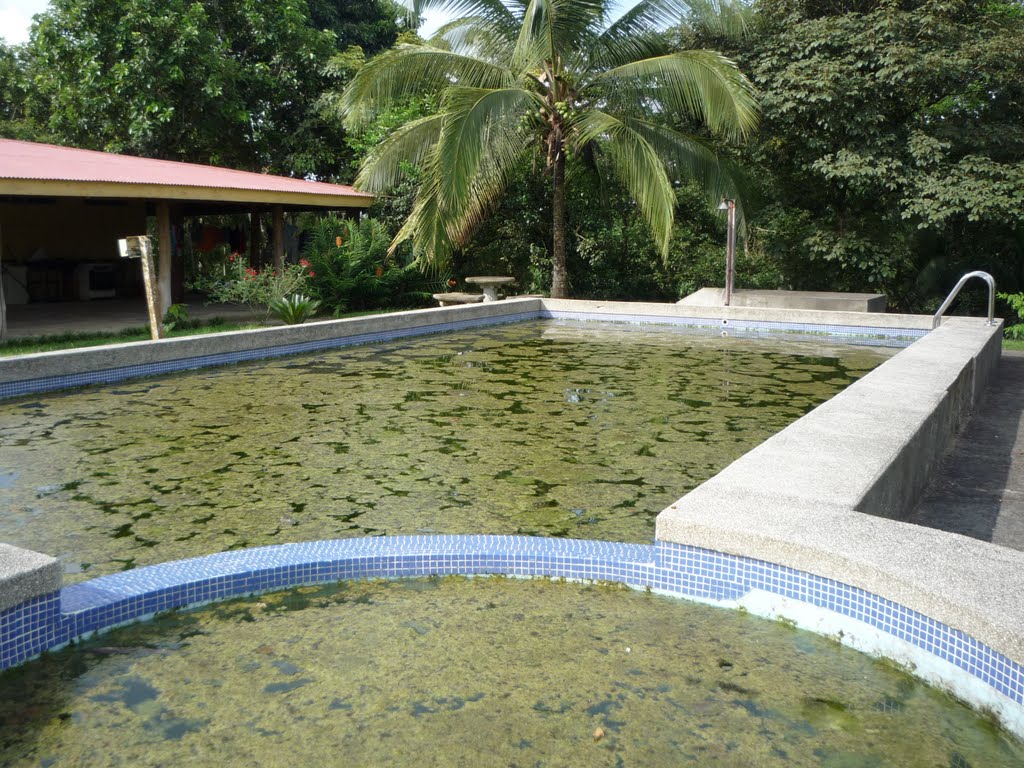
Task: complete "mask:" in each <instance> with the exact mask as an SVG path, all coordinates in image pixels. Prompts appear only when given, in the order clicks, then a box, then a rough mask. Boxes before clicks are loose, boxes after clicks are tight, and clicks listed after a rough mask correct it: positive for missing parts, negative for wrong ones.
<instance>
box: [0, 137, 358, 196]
mask: <svg viewBox="0 0 1024 768" xmlns="http://www.w3.org/2000/svg"><path fill="white" fill-rule="evenodd" d="M0 179H26V180H33V181H67V182H100V183H114V184H147V185H162V186H180V187H205V188H210V189H237V190H250V191H256V192H285V193H291V194H307V195H332V196H335V195H346V196H357V197H366V198H367V204H368V203H369V202H370V200H372V199H373V195H370V194H367V193H365V192H358V191H356V190H355V189H353V188H352V187H350V186H347V185H343V184H325V183H323V182H318V181H306V180H305V179H291V178H288V177H286V176H271V175H269V174H265V173H250V172H248V171H235V170H231V169H229V168H217V167H214V166H212V165H195V164H193V163H179V162H175V161H173V160H152V159H149V158H145V157H131V156H129V155H115V154H112V153H109V152H94V151H92V150H88V149H75V148H72V147H58V146H54V145H52V144H36V143H34V142H29V141H16V140H14V139H0Z"/></svg>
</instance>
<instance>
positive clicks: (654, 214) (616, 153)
mask: <svg viewBox="0 0 1024 768" xmlns="http://www.w3.org/2000/svg"><path fill="white" fill-rule="evenodd" d="M572 133H573V139H574V144H575V145H576V146H581V147H582V146H584V145H586V144H588V143H590V142H593V141H597V142H600V145H601V148H602V151H603V152H604V154H605V156H606V157H607V158H608V160H609V161H610V162H611V165H612V168H613V170H614V172H615V175H616V176H618V177H619V179H620V180H621V181H622V183H623V184H625V186H626V189H628V190H629V193H630V194H631V195H632V196H633V199H634V200H635V201H636V204H637V207H638V208H639V209H640V213H641V215H642V216H643V217H644V219H645V221H646V222H647V226H648V227H649V228H650V230H651V235H652V236H653V237H654V242H655V243H656V244H657V246H658V249H659V250H660V251H661V254H662V256H667V255H668V246H669V240H670V238H671V236H672V222H673V220H674V217H675V208H676V195H675V191H674V190H673V188H672V183H671V182H670V181H669V179H668V176H667V175H666V173H665V166H664V165H663V164H662V161H661V158H660V157H659V156H658V152H657V151H656V150H655V148H654V146H652V145H651V143H650V142H649V141H648V140H647V138H645V137H644V136H643V135H642V134H641V133H640V132H638V131H637V130H635V129H634V128H633V127H631V126H629V125H627V124H626V123H625V122H624V121H623V120H621V119H619V118H617V117H615V116H613V115H609V114H607V113H605V112H601V111H600V110H596V109H592V110H587V111H586V112H584V113H582V114H581V115H580V116H579V118H577V119H576V120H575V121H573V123H572Z"/></svg>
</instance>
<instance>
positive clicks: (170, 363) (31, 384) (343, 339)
mask: <svg viewBox="0 0 1024 768" xmlns="http://www.w3.org/2000/svg"><path fill="white" fill-rule="evenodd" d="M540 319H545V320H596V321H602V322H615V323H629V324H636V325H639V324H655V325H672V326H680V327H685V328H687V329H688V331H690V332H692V333H695V334H698V335H712V336H721V335H729V336H738V337H742V338H765V337H769V336H779V335H782V334H784V335H785V336H786V337H787V338H790V339H793V340H810V341H821V339H822V338H823V337H834V338H838V339H841V340H842V342H843V343H846V344H856V345H867V346H884V347H906V346H909V345H910V344H911V343H913V342H914V341H915V340H916V339H918V338H920V337H922V336H924V335H925V334H926V333H927V331H924V330H915V329H906V328H895V329H894V328H875V327H871V326H845V325H811V324H806V323H776V322H763V321H747V320H714V319H708V318H697V317H671V316H666V315H620V314H613V313H601V312H566V311H560V310H559V311H554V310H535V311H530V312H517V313H514V314H509V315H497V316H493V317H484V318H473V319H468V320H456V321H452V322H447V323H432V324H429V325H422V326H416V327H411V328H401V329H394V330H385V331H377V332H374V333H361V334H355V335H351V336H340V337H336V338H331V339H320V340H317V341H304V342H297V343H294V344H281V345H277V346H270V347H260V348H259V349H249V350H243V351H239V352H223V353H217V354H211V355H199V356H196V357H183V358H179V359H176V360H166V361H163V362H157V363H144V364H140V365H128V366H122V367H118V368H107V369H103V370H98V371H87V372H84V373H74V374H67V375H61V376H49V377H44V378H36V379H24V380H22V381H12V382H3V383H0V400H4V399H7V398H12V397H23V396H26V395H35V394H41V393H44V392H55V391H58V390H62V389H72V388H74V387H83V386H88V385H91V384H115V383H118V382H121V381H126V380H129V379H137V378H142V377H145V376H159V375H162V374H168V373H177V372H180V371H191V370H197V369H200V368H210V367H214V366H219V365H230V364H232V363H244V362H251V361H254V360H265V359H269V358H274V357H284V356H287V355H297V354H302V353H305V352H320V351H324V350H328V349H339V348H342V347H350V346H358V345H363V344H375V343H380V342H385V341H394V340H396V339H402V338H411V337H414V336H425V335H429V334H438V333H446V332H451V331H462V330H468V329H471V328H483V327H486V326H492V325H504V324H508V323H518V322H524V321H527V320H540Z"/></svg>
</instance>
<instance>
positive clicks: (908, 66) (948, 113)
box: [743, 0, 1024, 309]
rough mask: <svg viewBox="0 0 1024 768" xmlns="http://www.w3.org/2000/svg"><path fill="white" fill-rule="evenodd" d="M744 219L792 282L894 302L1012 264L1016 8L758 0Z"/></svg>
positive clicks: (1017, 115)
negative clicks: (757, 104) (753, 181)
mask: <svg viewBox="0 0 1024 768" xmlns="http://www.w3.org/2000/svg"><path fill="white" fill-rule="evenodd" d="M758 8H759V13H758V21H759V24H758V25H757V27H756V29H757V32H756V34H755V35H754V36H753V38H752V44H751V45H750V47H749V50H748V51H747V54H746V56H744V57H743V58H744V59H745V60H746V61H749V63H750V69H751V72H752V77H753V79H754V81H755V83H756V84H757V85H758V87H759V88H760V89H761V92H762V93H763V100H762V106H763V110H764V121H763V124H762V127H761V131H760V134H759V136H758V140H757V141H756V142H755V143H754V144H753V160H754V162H755V163H756V164H758V165H760V167H761V168H762V169H763V170H764V173H763V174H762V178H764V179H768V180H769V183H768V184H767V187H768V196H769V198H771V199H772V201H773V204H772V205H771V206H769V207H768V209H767V210H766V211H764V212H763V213H762V214H761V215H759V216H758V217H757V220H756V221H755V222H754V224H755V226H754V229H755V231H760V232H761V233H762V234H761V241H762V243H764V244H765V246H766V247H767V248H769V249H770V250H772V251H774V252H775V253H776V254H777V256H778V258H779V259H780V261H783V262H785V263H786V265H787V271H788V273H789V277H790V281H791V282H792V283H794V284H795V287H803V288H827V287H831V288H833V289H836V288H845V289H852V290H865V289H869V288H871V289H874V290H881V291H884V292H886V293H889V294H890V302H891V303H892V304H894V305H896V306H898V307H902V308H905V309H918V308H921V307H922V306H924V305H925V304H927V305H928V306H931V307H932V308H934V303H933V302H934V298H933V297H935V296H936V295H940V294H945V293H946V291H948V290H949V288H950V287H951V286H952V284H953V283H954V282H955V280H956V278H958V277H959V276H960V274H962V273H963V272H965V271H968V270H970V269H978V268H982V269H988V270H989V271H991V272H993V273H994V274H995V275H996V276H997V278H998V279H999V281H1000V283H1001V284H1004V285H1006V284H1009V285H1014V286H1019V285H1021V281H1022V279H1024V274H1021V269H1022V268H1024V127H1022V126H1024V80H1022V79H1021V76H1020V75H1021V72H1022V71H1024V45H1022V41H1024V10H1022V8H1021V6H1020V4H1019V3H1016V2H1009V1H1006V0H992V1H990V0H953V1H952V2H947V0H902V2H893V1H892V0H848V1H847V2H843V3H833V2H824V1H823V0H821V1H819V0H761V2H760V4H759V6H758Z"/></svg>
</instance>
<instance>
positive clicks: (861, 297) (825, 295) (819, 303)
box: [676, 288, 888, 312]
mask: <svg viewBox="0 0 1024 768" xmlns="http://www.w3.org/2000/svg"><path fill="white" fill-rule="evenodd" d="M676 303H677V304H680V305H682V306H691V307H692V306H698V307H722V306H725V289H724V288H701V289H700V290H699V291H696V292H694V293H691V294H690V295H689V296H686V297H685V298H683V299H680V300H679V301H678V302H676ZM729 304H730V305H731V306H734V307H772V308H775V309H819V310H825V311H832V312H885V308H886V306H887V304H888V302H887V300H886V297H885V294H882V293H836V292H832V291H758V290H750V289H747V288H741V289H739V290H736V291H733V292H732V296H731V298H730V301H729Z"/></svg>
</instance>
